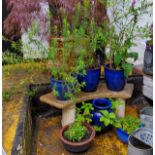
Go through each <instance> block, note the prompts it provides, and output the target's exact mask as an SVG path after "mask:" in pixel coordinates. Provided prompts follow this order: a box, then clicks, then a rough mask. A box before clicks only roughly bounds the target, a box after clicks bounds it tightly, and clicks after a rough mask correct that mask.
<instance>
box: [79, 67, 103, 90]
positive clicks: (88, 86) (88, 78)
mask: <svg viewBox="0 0 155 155" xmlns="http://www.w3.org/2000/svg"><path fill="white" fill-rule="evenodd" d="M78 81H79V82H80V83H82V82H85V86H84V87H82V88H81V89H82V91H85V92H92V91H96V90H97V86H98V84H99V81H100V68H97V69H89V70H87V72H86V75H78Z"/></svg>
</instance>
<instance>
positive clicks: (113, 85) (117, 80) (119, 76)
mask: <svg viewBox="0 0 155 155" xmlns="http://www.w3.org/2000/svg"><path fill="white" fill-rule="evenodd" d="M104 72H105V73H104V75H105V82H106V85H107V87H108V89H110V90H112V91H121V90H122V89H124V87H125V84H126V78H125V76H124V70H115V69H111V68H109V67H108V65H105V71H104Z"/></svg>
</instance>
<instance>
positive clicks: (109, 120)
mask: <svg viewBox="0 0 155 155" xmlns="http://www.w3.org/2000/svg"><path fill="white" fill-rule="evenodd" d="M100 113H101V117H100V121H101V122H103V123H104V126H105V127H107V126H109V125H112V126H114V127H117V128H118V127H120V123H119V120H118V118H117V117H116V115H115V113H113V112H108V111H107V110H100ZM102 127H103V126H95V129H96V131H101V130H102Z"/></svg>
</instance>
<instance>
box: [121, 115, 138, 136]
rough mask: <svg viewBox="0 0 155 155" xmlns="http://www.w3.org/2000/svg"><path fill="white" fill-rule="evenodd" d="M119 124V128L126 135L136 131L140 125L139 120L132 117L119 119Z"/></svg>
mask: <svg viewBox="0 0 155 155" xmlns="http://www.w3.org/2000/svg"><path fill="white" fill-rule="evenodd" d="M119 122H120V128H122V129H123V130H124V131H126V132H127V133H128V134H131V133H132V132H134V131H135V130H136V129H138V128H140V125H141V122H140V119H139V118H135V117H132V116H127V117H124V118H119Z"/></svg>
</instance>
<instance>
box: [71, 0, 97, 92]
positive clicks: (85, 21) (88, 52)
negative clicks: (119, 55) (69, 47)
mask: <svg viewBox="0 0 155 155" xmlns="http://www.w3.org/2000/svg"><path fill="white" fill-rule="evenodd" d="M90 10H91V11H90ZM92 10H93V9H92V7H91V5H90V2H89V1H86V0H84V1H83V4H82V5H78V6H77V14H76V16H75V19H74V21H75V22H73V25H72V26H73V28H74V30H75V31H73V35H74V38H76V39H79V42H78V45H77V47H78V48H76V50H75V51H78V50H80V53H79V55H78V58H79V59H80V60H81V61H80V63H81V64H83V69H82V73H81V74H79V75H78V80H79V82H84V83H85V85H84V86H83V87H82V90H83V91H86V92H91V91H95V90H96V89H97V86H98V84H99V80H100V63H99V60H98V58H97V53H96V49H98V48H99V47H98V46H99V45H100V44H98V40H99V33H100V27H99V26H98V25H97V23H96V22H95V20H94V18H93V15H92V14H91V13H92ZM90 17H91V18H90ZM79 18H80V20H78V19H79ZM77 21H78V22H77ZM77 31H78V32H79V33H78V34H77Z"/></svg>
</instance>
